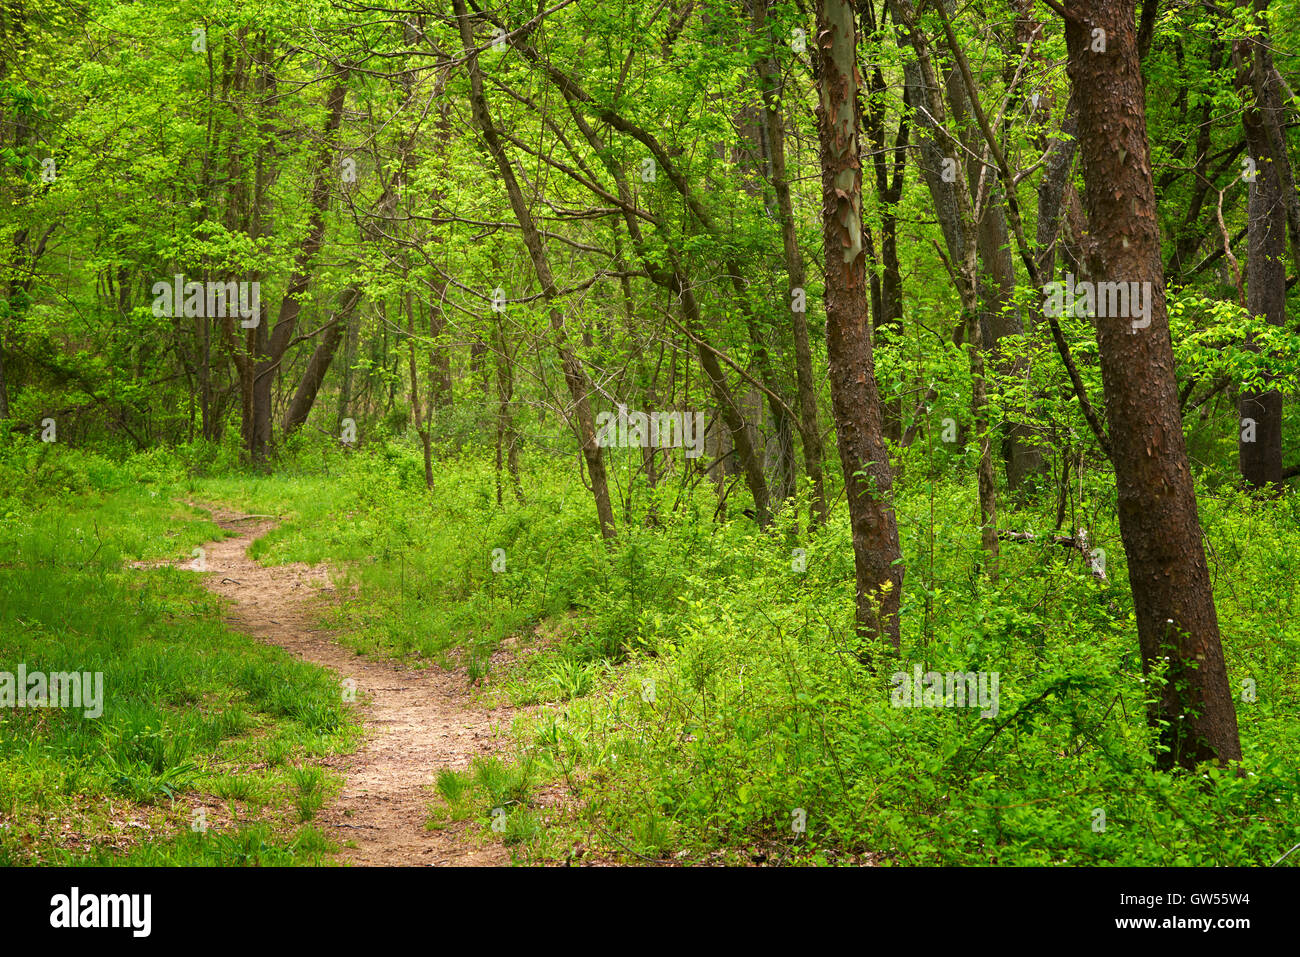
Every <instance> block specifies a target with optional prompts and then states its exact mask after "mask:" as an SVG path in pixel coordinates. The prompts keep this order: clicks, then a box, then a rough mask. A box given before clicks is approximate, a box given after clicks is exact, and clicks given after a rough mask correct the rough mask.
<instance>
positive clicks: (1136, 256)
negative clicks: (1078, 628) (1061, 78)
mask: <svg viewBox="0 0 1300 957" xmlns="http://www.w3.org/2000/svg"><path fill="white" fill-rule="evenodd" d="M1066 13H1067V18H1066V23H1065V36H1066V44H1067V47H1068V51H1069V60H1068V70H1069V74H1070V80H1071V81H1072V82H1073V84H1074V89H1075V91H1076V102H1077V103H1078V107H1079V156H1080V160H1081V163H1082V167H1083V178H1084V183H1085V202H1086V204H1087V209H1088V221H1089V227H1090V230H1091V234H1090V245H1089V248H1088V249H1087V250H1086V255H1087V259H1088V260H1089V265H1090V267H1091V272H1092V275H1093V276H1094V277H1096V279H1097V280H1098V281H1110V282H1137V283H1146V284H1147V285H1146V286H1145V288H1146V289H1147V290H1148V296H1149V299H1148V301H1149V302H1150V303H1151V312H1150V325H1149V326H1146V327H1145V328H1134V326H1133V323H1132V321H1131V320H1130V319H1125V318H1100V319H1098V320H1097V321H1096V326H1097V344H1098V348H1099V350H1100V353H1101V372H1102V384H1103V386H1104V388H1105V394H1106V417H1107V420H1108V423H1109V425H1110V441H1111V445H1112V460H1113V462H1114V465H1115V484H1116V490H1117V492H1118V499H1119V524H1120V535H1121V537H1122V538H1123V542H1124V552H1125V554H1126V555H1127V557H1128V572H1129V582H1130V584H1131V585H1132V588H1133V604H1134V610H1135V612H1136V615H1137V625H1138V640H1139V643H1140V645H1141V650H1142V667H1143V671H1144V672H1146V673H1148V674H1149V673H1150V672H1151V671H1152V669H1153V668H1154V667H1156V666H1157V665H1158V664H1159V663H1161V662H1163V661H1165V660H1167V662H1168V669H1167V672H1166V676H1167V682H1166V684H1165V687H1164V689H1163V691H1162V693H1161V696H1160V698H1159V700H1157V701H1155V702H1154V703H1153V705H1152V707H1151V710H1150V712H1149V717H1150V720H1151V723H1152V725H1153V726H1154V727H1156V728H1158V729H1159V735H1160V751H1159V753H1158V755H1157V763H1158V765H1159V766H1160V767H1162V768H1170V767H1173V766H1174V765H1181V766H1183V767H1188V768H1190V767H1193V766H1195V765H1196V764H1197V763H1199V762H1201V761H1206V760H1212V759H1217V760H1219V761H1221V762H1223V761H1228V760H1234V759H1240V758H1241V744H1240V742H1239V740H1238V737H1237V715H1236V711H1235V710H1234V708H1233V703H1232V694H1231V692H1230V690H1229V687H1228V675H1227V671H1226V669H1225V667H1224V662H1223V648H1222V645H1221V644H1220V641H1219V622H1218V618H1217V616H1216V613H1215V608H1214V594H1213V591H1212V590H1211V587H1210V575H1209V569H1208V567H1207V565H1206V562H1205V551H1204V549H1203V547H1202V545H1201V525H1200V520H1199V518H1198V517H1197V513H1196V496H1195V491H1194V489H1193V486H1192V474H1191V469H1190V467H1189V465H1188V461H1187V450H1186V446H1185V443H1184V439H1183V428H1182V418H1181V416H1180V414H1179V409H1178V388H1177V383H1176V381H1175V379H1174V355H1173V343H1172V341H1171V339H1170V335H1169V319H1168V315H1167V314H1166V310H1165V301H1164V275H1163V268H1162V264H1161V257H1160V235H1159V229H1158V225H1157V220H1156V207H1155V189H1154V185H1153V183H1152V179H1151V151H1150V146H1149V144H1148V142H1147V124H1146V103H1145V89H1144V84H1143V81H1142V73H1141V70H1140V63H1139V56H1138V44H1137V32H1136V27H1135V17H1134V13H1135V11H1134V0H1071V2H1070V4H1069V6H1068V7H1067V9H1066ZM1099 31H1100V32H1099Z"/></svg>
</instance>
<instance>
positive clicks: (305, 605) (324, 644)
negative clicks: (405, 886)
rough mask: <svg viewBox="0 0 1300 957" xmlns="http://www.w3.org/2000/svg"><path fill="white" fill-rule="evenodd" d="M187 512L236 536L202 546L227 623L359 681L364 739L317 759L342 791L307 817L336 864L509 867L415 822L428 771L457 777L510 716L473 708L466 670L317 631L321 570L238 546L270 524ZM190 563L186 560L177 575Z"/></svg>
mask: <svg viewBox="0 0 1300 957" xmlns="http://www.w3.org/2000/svg"><path fill="white" fill-rule="evenodd" d="M192 504H194V505H195V506H196V507H199V508H203V509H205V510H207V511H210V512H211V513H212V519H213V521H214V522H216V523H217V524H218V525H220V526H221V527H222V528H223V529H227V530H233V531H235V532H237V533H238V534H237V537H234V538H226V539H222V540H220V541H216V542H210V543H208V544H207V545H205V546H203V548H204V560H205V562H206V565H207V569H206V571H207V574H206V576H205V578H204V584H205V585H206V586H207V588H208V589H209V590H210V591H212V592H214V593H216V594H217V595H220V596H221V597H222V598H227V599H230V600H231V601H232V602H233V603H234V604H233V607H232V609H231V611H230V613H229V614H228V615H227V621H228V622H229V623H230V625H231V626H232V627H233V628H235V629H237V630H239V631H241V632H244V633H246V634H250V635H253V636H254V637H256V638H258V639H260V640H262V641H264V642H267V643H268V644H273V645H278V646H279V647H281V648H284V649H285V650H286V651H288V652H289V653H290V654H292V655H294V656H295V657H298V658H301V659H303V660H304V661H310V662H313V663H315V664H318V665H324V666H325V667H326V668H330V669H332V670H333V671H335V672H337V674H338V675H339V680H340V682H342V681H344V680H345V679H348V678H351V679H353V680H355V681H356V694H357V701H358V702H359V704H358V705H356V707H359V708H360V709H361V714H362V716H363V719H364V722H365V725H366V729H367V735H366V741H365V743H364V744H363V746H362V747H361V749H360V750H359V751H357V752H356V753H354V754H351V755H343V756H333V757H330V758H327V759H325V761H324V763H325V764H326V766H328V767H331V768H334V769H337V770H341V771H342V772H343V773H344V775H345V784H344V787H343V792H342V794H340V795H339V797H338V799H337V800H336V801H335V802H334V803H333V804H332V805H330V806H328V807H326V808H324V809H322V811H321V812H320V813H319V814H318V816H317V818H316V824H317V825H318V826H319V827H321V829H322V830H324V831H325V832H327V833H328V834H329V836H330V837H331V839H333V840H334V841H336V842H337V843H338V844H339V846H340V847H342V848H343V850H342V851H341V852H340V853H339V860H340V861H342V862H346V863H351V864H358V865H370V866H401V865H408V866H409V865H435V866H437V865H457V866H491V865H500V864H509V863H510V857H509V854H508V852H507V851H506V850H505V848H504V847H502V846H501V845H500V844H495V843H490V844H485V845H482V846H479V845H477V844H475V843H472V842H471V841H469V840H467V839H465V838H464V832H465V830H466V828H467V826H468V825H466V824H464V823H461V824H457V823H452V824H448V825H446V826H444V827H443V828H441V829H439V830H434V831H431V830H427V829H426V828H425V826H424V822H425V820H426V819H427V817H428V805H429V804H430V803H431V802H432V801H433V800H434V799H435V792H434V790H433V789H432V787H431V785H432V784H433V781H434V778H435V775H436V774H437V772H438V771H439V770H440V769H442V768H455V769H461V768H464V767H466V766H467V765H468V764H469V763H470V761H471V759H473V758H474V757H476V756H479V755H488V754H491V753H492V752H493V751H494V741H495V739H496V738H497V737H498V736H499V732H500V731H501V730H504V728H506V727H508V725H509V721H510V717H511V711H510V709H509V708H504V707H499V708H496V709H493V710H491V711H486V710H483V709H482V708H481V707H479V706H477V705H476V704H475V703H474V702H473V701H472V700H471V699H470V696H469V694H468V693H467V691H466V682H465V677H464V675H463V674H458V673H456V672H454V671H443V670H442V669H440V668H437V667H436V666H435V667H433V668H429V669H427V670H415V669H411V668H406V667H403V666H402V665H400V664H396V663H393V662H390V661H385V660H382V659H373V658H367V657H364V656H362V655H359V654H357V653H356V652H354V651H352V650H351V649H349V648H346V647H344V646H342V645H340V644H338V643H337V642H336V641H334V640H333V639H332V638H331V637H330V634H329V633H328V632H326V631H323V630H321V629H320V628H319V627H317V625H316V624H315V616H314V614H313V611H314V608H315V606H316V605H317V604H318V603H319V602H320V600H321V598H322V597H323V596H328V595H329V594H331V593H332V592H333V591H334V586H333V584H332V583H331V582H330V579H329V571H328V569H327V567H326V566H324V565H318V566H310V565H304V564H300V563H299V564H292V565H277V566H273V567H263V566H261V565H259V564H258V563H257V562H255V561H253V560H252V559H251V558H249V557H248V554H247V550H248V547H249V546H250V545H251V544H252V543H253V542H254V541H255V540H256V539H257V538H259V537H260V536H262V535H264V534H266V533H267V532H269V531H270V530H272V529H273V528H275V527H276V526H277V525H278V524H279V523H278V522H277V521H276V520H274V519H267V518H266V517H264V516H250V515H242V514H240V513H238V512H229V511H226V510H224V509H222V508H219V507H214V506H211V505H205V504H201V503H192ZM192 565H193V562H192V561H186V562H184V563H182V565H181V566H180V567H182V568H187V569H190V568H192ZM342 693H343V689H342V688H340V694H342ZM349 843H354V844H355V845H356V846H355V847H348V846H347V845H348V844H349Z"/></svg>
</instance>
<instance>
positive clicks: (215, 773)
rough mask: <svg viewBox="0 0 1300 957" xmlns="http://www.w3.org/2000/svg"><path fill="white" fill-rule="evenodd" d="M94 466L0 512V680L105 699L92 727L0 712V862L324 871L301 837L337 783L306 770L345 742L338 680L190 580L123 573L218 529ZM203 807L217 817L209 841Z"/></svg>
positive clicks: (66, 713) (71, 714) (74, 718)
mask: <svg viewBox="0 0 1300 957" xmlns="http://www.w3.org/2000/svg"><path fill="white" fill-rule="evenodd" d="M65 455H67V456H68V458H69V459H70V460H72V462H73V463H77V464H85V463H86V462H87V461H88V460H87V459H86V458H84V457H82V458H81V461H80V462H78V459H77V457H76V456H75V455H74V454H73V453H65ZM90 464H91V465H92V466H94V468H91V469H85V470H78V471H77V473H76V474H74V475H73V476H72V479H73V482H74V483H76V484H67V483H66V477H63V476H60V477H59V478H58V479H57V481H58V482H59V485H58V487H57V488H46V489H44V490H41V489H36V490H33V489H32V487H31V484H30V483H29V484H28V485H27V486H25V487H23V490H24V491H25V492H26V493H27V494H26V500H14V499H10V500H8V501H4V502H0V514H4V520H3V522H2V523H0V556H3V557H2V558H0V671H8V672H14V671H16V669H17V666H18V665H19V663H22V664H25V666H26V668H27V669H28V671H29V672H32V671H38V670H39V671H45V672H52V671H67V670H76V671H82V672H100V673H102V674H103V691H104V702H103V713H102V715H101V716H99V717H87V716H86V715H85V713H84V712H83V711H82V710H75V709H61V708H47V709H5V710H4V712H3V713H0V823H2V824H3V827H0V863H4V864H38V863H60V864H106V863H114V864H164V863H167V864H288V863H320V862H321V861H323V860H325V859H326V857H325V855H326V852H327V850H328V847H327V844H326V842H325V840H324V839H323V837H322V836H321V835H320V834H319V833H318V832H315V831H312V830H310V829H306V828H302V827H299V826H298V825H299V824H300V823H301V822H305V821H308V820H310V819H311V817H312V816H313V815H314V813H315V811H316V810H318V809H319V807H320V806H321V804H322V802H323V801H324V800H325V798H326V796H327V795H328V794H330V793H332V792H333V791H334V790H336V789H337V787H338V784H339V782H338V780H337V779H336V778H334V777H329V778H327V776H326V775H325V774H324V772H323V771H322V770H321V769H320V768H319V767H314V766H312V765H311V764H310V762H311V761H313V760H314V759H318V758H320V757H322V756H325V755H328V754H335V753H339V752H341V751H346V750H348V749H350V748H351V747H352V746H353V744H354V742H355V741H356V740H357V735H356V732H357V725H356V723H355V721H354V719H353V718H352V717H350V715H349V714H348V711H347V710H346V708H345V707H344V705H343V704H342V702H341V696H340V693H339V689H338V687H337V684H336V679H335V677H334V676H333V675H332V674H331V673H329V672H327V671H326V670H324V669H321V668H318V667H316V666H313V665H309V664H305V663H302V662H298V661H296V660H294V659H293V658H291V657H290V656H289V655H288V654H287V653H284V652H282V651H279V650H278V649H273V648H269V647H267V646H265V645H262V644H260V643H258V642H257V641H255V640H253V639H252V638H250V637H246V636H242V635H238V634H235V633H233V632H232V631H230V630H229V629H228V628H227V627H226V626H225V625H224V624H223V622H222V617H221V613H222V610H221V607H220V605H219V603H218V601H217V600H216V599H215V598H214V597H213V596H211V595H210V594H209V593H208V592H207V591H206V590H205V589H204V588H203V587H202V586H201V584H200V582H199V580H198V577H197V576H196V575H194V574H193V573H191V572H186V571H181V570H178V569H175V568H171V567H165V566H164V567H147V568H131V567H129V563H131V562H137V561H143V562H158V561H164V560H167V561H170V560H176V559H188V558H189V556H190V553H191V549H192V548H194V547H196V546H198V545H200V544H202V543H204V542H206V541H209V540H211V539H214V538H219V537H220V536H221V531H220V529H219V528H218V527H217V526H215V525H214V524H212V523H211V522H210V521H208V520H207V519H206V518H205V517H204V515H203V513H201V512H200V511H198V510H196V509H192V508H189V507H187V506H184V505H178V504H175V503H174V502H172V501H170V500H169V498H170V493H171V492H173V491H179V490H175V489H170V488H167V487H162V486H160V485H159V486H156V487H153V488H150V487H148V484H149V483H144V484H142V483H139V482H138V481H133V480H132V477H130V476H124V475H121V474H116V473H114V472H112V471H111V470H110V469H108V468H107V467H101V466H99V465H97V464H96V463H94V462H93V461H91V462H90ZM137 464H139V463H137ZM98 468H102V471H96V470H95V469H98ZM65 484H67V490H66V491H65V490H64V486H65ZM78 485H80V486H81V487H77V486H78ZM182 497H183V496H182ZM198 807H208V808H212V807H217V808H220V809H221V810H220V812H219V813H216V814H214V816H213V819H212V821H211V823H210V826H209V828H208V829H207V830H206V831H203V832H196V831H194V830H192V829H191V824H192V817H193V815H192V812H191V809H192V808H198Z"/></svg>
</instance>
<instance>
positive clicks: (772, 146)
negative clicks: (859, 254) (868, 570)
mask: <svg viewBox="0 0 1300 957" xmlns="http://www.w3.org/2000/svg"><path fill="white" fill-rule="evenodd" d="M767 7H768V0H754V18H755V29H756V31H758V32H760V33H763V34H766V33H767V32H768V31H769V27H768V24H767ZM758 75H759V82H760V83H761V84H762V88H763V105H764V109H763V123H764V128H765V129H766V131H767V143H768V151H769V160H770V162H771V172H770V177H771V181H772V190H773V192H775V193H776V207H777V215H778V216H779V217H780V222H781V248H782V252H783V253H784V255H785V272H786V279H787V280H788V287H787V292H788V293H789V297H790V298H789V303H788V304H789V305H790V323H791V330H792V332H793V337H794V371H795V383H796V386H797V389H798V394H799V420H798V427H799V438H800V441H801V442H802V443H803V458H804V470H805V471H806V472H807V473H808V478H809V480H810V481H811V482H812V501H811V502H810V503H809V505H808V521H809V524H810V525H812V526H814V527H815V526H817V525H820V524H822V523H824V522H825V521H826V490H825V487H824V483H823V479H822V460H823V459H825V457H826V450H825V448H824V447H823V446H822V437H821V429H820V427H819V426H818V421H817V420H818V415H817V392H816V385H815V380H814V379H813V362H812V346H811V343H810V340H809V336H808V312H807V301H808V300H807V285H806V282H807V279H806V276H805V273H804V262H803V254H802V253H801V252H800V250H799V237H798V234H797V233H796V232H795V226H794V205H793V203H792V202H791V199H790V181H789V179H788V174H787V173H786V165H785V116H784V111H783V109H782V106H781V97H782V94H783V92H784V90H783V89H782V88H781V85H780V75H781V74H780V71H779V69H778V66H777V64H776V63H775V62H774V61H773V60H772V59H771V58H770V57H767V56H763V57H760V58H759V60H758Z"/></svg>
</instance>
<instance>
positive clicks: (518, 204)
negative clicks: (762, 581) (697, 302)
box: [453, 0, 615, 541]
mask: <svg viewBox="0 0 1300 957" xmlns="http://www.w3.org/2000/svg"><path fill="white" fill-rule="evenodd" d="M453 6H454V9H455V12H456V20H457V22H458V23H459V24H460V38H461V43H462V44H463V45H464V47H465V57H466V68H467V69H468V71H469V77H470V104H471V106H472V108H473V113H474V122H475V124H476V125H477V126H478V128H479V132H480V133H481V134H482V136H483V140H484V142H485V143H486V144H487V147H488V151H489V152H490V153H491V154H492V158H493V160H495V161H496V165H497V169H498V170H499V171H500V173H501V179H502V180H503V182H504V183H505V187H506V194H507V195H508V197H509V199H510V206H511V208H512V209H513V210H514V214H515V220H516V221H517V222H518V223H519V229H520V231H521V232H522V233H523V237H524V245H525V246H527V247H528V255H529V258H530V259H532V262H533V269H534V270H535V271H536V273H537V279H538V282H540V283H541V286H542V295H543V296H544V297H545V298H546V303H547V306H548V307H549V312H550V320H551V331H552V332H553V334H554V336H555V351H556V352H557V353H558V354H559V356H560V363H561V365H562V366H563V369H564V381H565V383H566V384H567V385H568V387H569V395H570V396H571V397H572V398H573V404H574V412H575V415H576V418H577V431H578V438H579V441H580V442H581V444H582V454H583V457H584V458H585V459H586V462H587V474H588V476H589V477H590V479H591V492H592V497H593V498H594V499H595V501H596V515H597V518H598V519H599V521H600V534H601V536H602V537H603V538H604V539H605V540H606V541H610V540H612V539H613V538H614V534H615V525H614V509H613V505H612V503H611V502H610V498H609V483H608V480H607V479H606V477H605V460H604V457H603V456H602V454H601V448H600V446H599V445H598V444H597V442H596V422H595V417H594V416H593V415H592V413H591V399H590V395H591V383H590V382H589V381H588V380H587V373H586V372H585V370H584V369H583V367H582V364H581V362H579V360H578V357H577V356H576V355H574V353H573V350H572V349H571V348H570V347H569V344H568V339H567V337H566V335H565V332H564V317H563V316H562V315H561V314H560V309H559V306H558V305H557V300H558V298H559V293H558V290H557V289H556V286H555V280H554V278H553V276H552V274H551V264H550V260H549V259H548V258H547V255H546V247H545V246H544V245H543V244H542V237H541V234H540V233H539V232H538V231H537V225H536V224H535V223H534V222H533V215H532V213H531V212H530V211H529V209H528V204H527V202H526V201H525V200H524V194H523V191H522V190H520V188H519V181H518V180H517V179H516V178H515V171H514V168H513V167H512V166H511V164H510V159H509V157H507V156H506V154H505V150H504V149H503V148H502V146H501V141H500V138H499V137H498V136H497V132H496V128H495V127H493V125H492V115H491V113H489V111H488V104H487V98H486V97H485V96H484V95H483V77H482V73H481V71H480V69H479V61H478V53H477V52H476V51H475V44H474V28H473V25H472V24H471V23H470V20H469V14H468V13H467V12H466V10H465V0H453Z"/></svg>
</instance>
